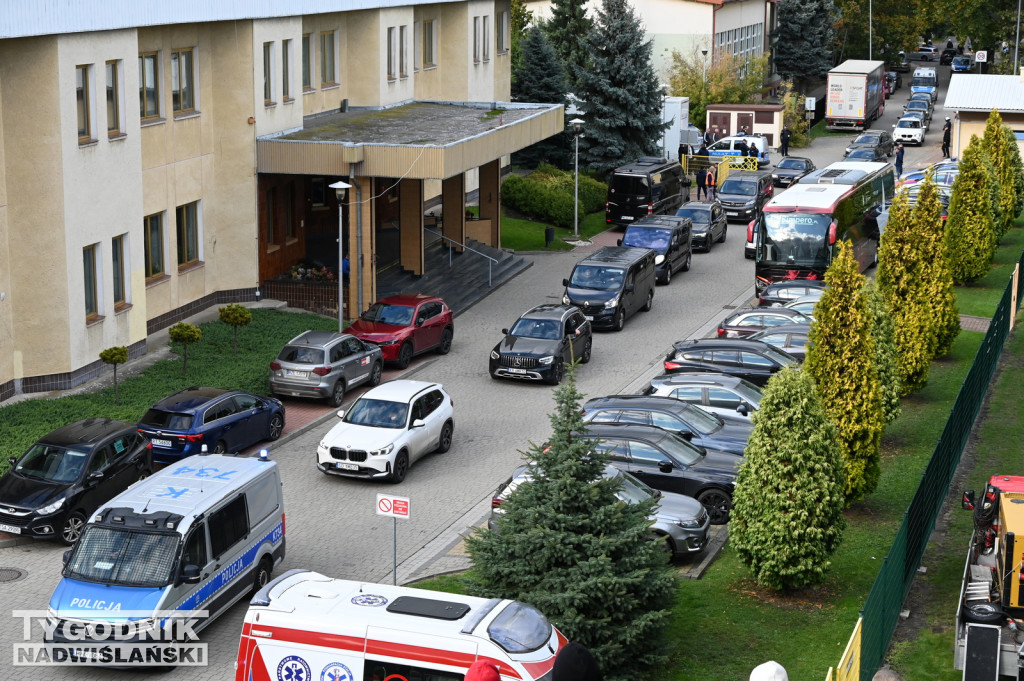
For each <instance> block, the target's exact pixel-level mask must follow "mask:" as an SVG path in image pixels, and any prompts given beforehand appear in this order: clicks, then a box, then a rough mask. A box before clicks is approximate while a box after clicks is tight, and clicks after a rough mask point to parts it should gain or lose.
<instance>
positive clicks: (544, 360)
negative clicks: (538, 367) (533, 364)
mask: <svg viewBox="0 0 1024 681" xmlns="http://www.w3.org/2000/svg"><path fill="white" fill-rule="evenodd" d="M554 361H555V357H554V355H548V356H547V357H541V358H540V359H539V360H537V363H538V364H544V365H545V366H546V365H548V364H551V363H552V362H554Z"/></svg>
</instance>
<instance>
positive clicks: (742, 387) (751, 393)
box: [733, 381, 762, 407]
mask: <svg viewBox="0 0 1024 681" xmlns="http://www.w3.org/2000/svg"><path fill="white" fill-rule="evenodd" d="M733 392H734V393H736V394H737V395H739V396H740V397H742V398H743V399H745V400H746V401H747V402H750V403H751V404H752V405H754V406H755V407H756V406H758V405H760V404H761V394H762V393H761V391H760V390H759V389H758V387H757V386H756V385H754V384H753V383H751V382H750V381H740V382H739V383H738V384H737V385H736V387H735V388H733Z"/></svg>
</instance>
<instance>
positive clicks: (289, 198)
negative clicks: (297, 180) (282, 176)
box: [284, 184, 295, 243]
mask: <svg viewBox="0 0 1024 681" xmlns="http://www.w3.org/2000/svg"><path fill="white" fill-rule="evenodd" d="M294 239H295V188H294V187H293V186H292V185H290V184H289V185H288V186H287V187H285V189H284V240H285V243H290V242H291V241H293V240H294Z"/></svg>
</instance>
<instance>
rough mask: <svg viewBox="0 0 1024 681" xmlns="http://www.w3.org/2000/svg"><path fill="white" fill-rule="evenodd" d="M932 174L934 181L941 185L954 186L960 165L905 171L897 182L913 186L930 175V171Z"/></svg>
mask: <svg viewBox="0 0 1024 681" xmlns="http://www.w3.org/2000/svg"><path fill="white" fill-rule="evenodd" d="M929 172H930V173H931V175H932V182H934V183H935V184H936V185H938V186H940V187H952V186H953V182H955V181H956V177H957V175H959V174H960V167H959V166H950V167H946V168H939V169H935V170H913V171H910V172H907V173H904V174H903V176H902V177H901V178H900V181H899V182H898V183H897V186H900V187H913V186H915V185H917V184H920V183H921V182H922V181H924V178H925V177H927V176H928V173H929Z"/></svg>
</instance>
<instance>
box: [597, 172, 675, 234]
mask: <svg viewBox="0 0 1024 681" xmlns="http://www.w3.org/2000/svg"><path fill="white" fill-rule="evenodd" d="M689 200H690V180H689V179H687V177H686V175H685V173H683V166H681V165H680V164H679V161H671V160H669V159H667V158H657V157H654V156H644V157H643V158H639V159H637V160H636V161H634V162H632V163H628V164H626V165H624V166H622V167H621V168H616V169H615V170H613V171H612V172H611V173H610V174H609V176H608V200H607V201H606V202H605V207H604V211H605V214H604V221H605V222H606V223H608V224H609V225H618V226H620V227H622V226H625V225H628V224H630V223H632V222H634V221H636V220H639V219H640V218H642V217H644V216H647V215H672V214H674V213H675V212H676V209H677V208H679V206H681V205H683V203H685V202H686V201H689Z"/></svg>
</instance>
